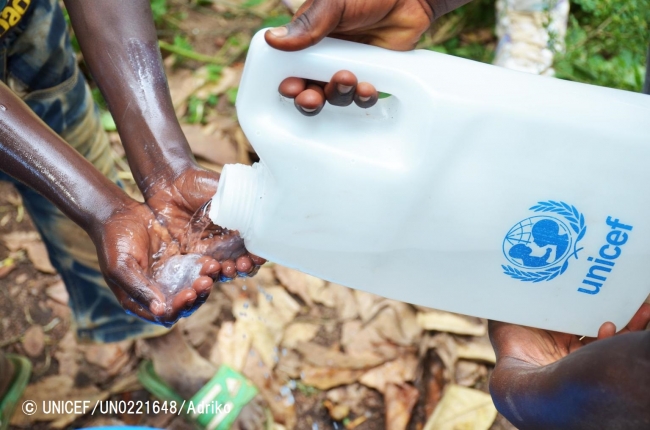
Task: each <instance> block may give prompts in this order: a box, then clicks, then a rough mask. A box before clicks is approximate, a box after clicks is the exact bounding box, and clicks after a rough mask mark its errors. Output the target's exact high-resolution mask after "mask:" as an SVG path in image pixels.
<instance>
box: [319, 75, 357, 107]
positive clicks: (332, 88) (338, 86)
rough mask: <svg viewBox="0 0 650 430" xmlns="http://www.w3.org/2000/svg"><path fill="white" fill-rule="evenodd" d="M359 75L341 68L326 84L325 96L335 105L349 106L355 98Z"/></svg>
mask: <svg viewBox="0 0 650 430" xmlns="http://www.w3.org/2000/svg"><path fill="white" fill-rule="evenodd" d="M356 88H357V77H356V76H354V73H352V72H350V71H348V70H339V71H338V72H336V73H335V74H334V76H332V79H331V80H330V81H329V82H328V83H327V85H325V98H326V99H327V101H328V102H329V104H331V105H334V106H349V105H350V104H352V101H353V99H354V93H355V90H356Z"/></svg>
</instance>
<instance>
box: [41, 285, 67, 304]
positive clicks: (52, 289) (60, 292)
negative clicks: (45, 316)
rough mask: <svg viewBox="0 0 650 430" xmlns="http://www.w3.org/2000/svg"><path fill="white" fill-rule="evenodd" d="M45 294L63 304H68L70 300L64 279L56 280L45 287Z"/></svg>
mask: <svg viewBox="0 0 650 430" xmlns="http://www.w3.org/2000/svg"><path fill="white" fill-rule="evenodd" d="M45 294H46V295H47V296H48V297H49V298H51V299H52V300H55V301H57V302H59V303H61V304H62V305H67V304H68V303H69V301H70V295H69V294H68V290H66V288H65V284H64V283H63V281H56V282H55V283H54V284H52V285H50V286H49V287H47V288H46V289H45Z"/></svg>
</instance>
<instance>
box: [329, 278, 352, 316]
mask: <svg viewBox="0 0 650 430" xmlns="http://www.w3.org/2000/svg"><path fill="white" fill-rule="evenodd" d="M328 286H329V289H330V290H331V292H332V295H333V296H334V302H335V305H334V307H335V308H336V311H337V312H338V316H339V319H341V320H351V319H354V318H356V317H358V316H359V312H358V310H357V303H356V301H355V300H354V293H353V291H354V290H352V289H351V288H348V287H344V286H343V285H339V284H332V283H330V284H329V285H328Z"/></svg>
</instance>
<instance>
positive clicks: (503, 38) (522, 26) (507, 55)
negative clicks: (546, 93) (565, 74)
mask: <svg viewBox="0 0 650 430" xmlns="http://www.w3.org/2000/svg"><path fill="white" fill-rule="evenodd" d="M496 9H497V28H496V32H497V36H498V37H499V44H498V45H497V50H496V55H495V58H494V64H495V65H497V66H501V67H506V68H508V69H513V70H519V71H522V72H528V73H535V74H540V75H546V76H553V75H554V74H555V70H554V69H553V56H554V54H555V53H557V52H562V51H564V37H565V36H566V31H567V21H568V17H569V2H568V0H497V2H496Z"/></svg>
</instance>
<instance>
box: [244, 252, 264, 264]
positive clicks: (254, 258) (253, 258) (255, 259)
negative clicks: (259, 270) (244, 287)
mask: <svg viewBox="0 0 650 430" xmlns="http://www.w3.org/2000/svg"><path fill="white" fill-rule="evenodd" d="M248 256H249V257H250V258H251V261H252V262H253V264H255V265H256V266H261V265H262V264H264V263H266V260H265V259H264V258H262V257H258V256H257V255H255V254H250V253H249V254H248Z"/></svg>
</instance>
